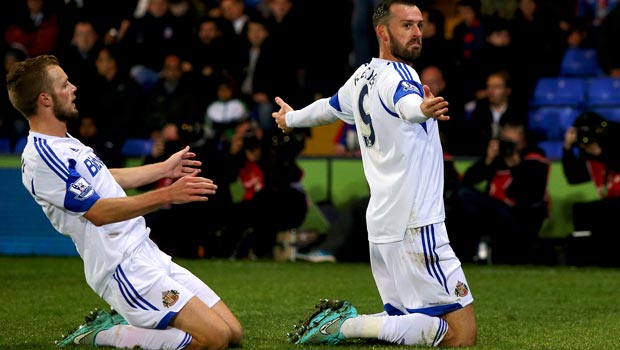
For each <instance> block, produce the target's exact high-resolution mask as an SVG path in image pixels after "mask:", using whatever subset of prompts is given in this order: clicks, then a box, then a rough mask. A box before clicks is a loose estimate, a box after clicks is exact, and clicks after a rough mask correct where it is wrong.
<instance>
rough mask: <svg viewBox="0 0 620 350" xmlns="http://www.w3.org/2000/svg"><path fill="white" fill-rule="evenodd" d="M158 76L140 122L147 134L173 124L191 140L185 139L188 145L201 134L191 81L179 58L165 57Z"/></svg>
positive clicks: (199, 117) (174, 56)
mask: <svg viewBox="0 0 620 350" xmlns="http://www.w3.org/2000/svg"><path fill="white" fill-rule="evenodd" d="M162 63H163V64H162V66H161V67H160V68H161V74H160V77H159V79H158V80H157V82H156V83H155V85H154V86H153V89H152V91H151V93H150V94H149V95H148V96H147V103H146V107H145V114H144V121H145V124H146V127H147V132H148V133H151V132H154V131H157V130H161V129H162V128H163V127H164V125H166V124H171V123H172V124H176V125H177V126H178V127H179V128H181V129H183V130H185V131H189V133H186V134H185V135H186V136H189V135H193V136H192V138H194V140H185V141H186V142H187V143H188V144H189V143H191V142H192V141H196V140H197V139H198V138H199V137H200V136H201V135H200V132H199V130H198V129H199V124H202V122H203V120H202V116H203V115H204V112H203V111H201V110H199V109H198V103H197V101H196V99H197V96H196V94H195V86H194V82H193V80H192V79H191V77H190V76H188V75H186V74H185V72H183V68H182V64H183V62H182V61H181V57H179V56H178V55H176V54H168V55H166V56H165V57H164V59H163V61H162Z"/></svg>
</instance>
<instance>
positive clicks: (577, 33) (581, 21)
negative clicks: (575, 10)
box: [565, 17, 598, 48]
mask: <svg viewBox="0 0 620 350" xmlns="http://www.w3.org/2000/svg"><path fill="white" fill-rule="evenodd" d="M565 35H566V43H565V44H566V48H592V47H595V46H596V37H597V35H598V33H597V32H595V31H594V29H593V28H592V27H591V26H590V25H589V24H588V22H587V20H586V19H585V18H583V17H575V18H572V19H570V20H568V21H567V28H566V32H565Z"/></svg>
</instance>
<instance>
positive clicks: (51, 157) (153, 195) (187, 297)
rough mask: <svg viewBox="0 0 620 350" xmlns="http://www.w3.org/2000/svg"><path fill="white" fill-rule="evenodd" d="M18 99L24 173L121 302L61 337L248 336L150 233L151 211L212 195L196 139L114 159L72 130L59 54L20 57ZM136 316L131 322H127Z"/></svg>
mask: <svg viewBox="0 0 620 350" xmlns="http://www.w3.org/2000/svg"><path fill="white" fill-rule="evenodd" d="M7 88H8V91H9V99H10V100H11V103H13V106H15V108H16V109H17V110H18V111H20V112H21V113H22V114H23V115H24V116H25V117H26V119H27V120H28V123H29V125H30V133H29V136H28V144H27V145H26V148H25V149H24V152H23V154H22V182H23V184H24V186H25V187H26V189H27V190H28V192H30V194H31V195H32V197H33V198H34V200H35V201H36V202H37V203H38V204H39V205H40V206H41V208H42V209H43V212H44V213H45V215H46V216H47V217H48V219H49V220H50V222H51V223H52V225H53V226H54V228H56V230H58V231H59V232H60V233H62V234H64V235H68V236H70V237H71V239H72V240H73V242H74V243H75V246H76V248H77V251H78V253H79V254H80V256H81V258H82V260H83V261H84V272H85V275H86V282H87V283H88V285H89V286H90V287H91V288H92V289H93V291H95V292H96V293H97V294H98V295H99V296H101V297H102V298H103V299H104V300H105V301H106V302H107V303H108V304H109V305H111V306H112V307H113V308H114V311H113V312H112V313H108V312H106V311H103V310H102V311H99V312H98V313H94V314H93V315H92V316H91V317H88V318H87V322H86V324H84V325H81V326H80V327H79V328H77V329H76V330H75V331H74V332H72V333H71V334H69V335H67V336H66V337H64V338H63V339H62V340H61V341H60V342H59V343H58V345H59V346H61V347H63V346H66V345H69V344H84V345H90V346H95V345H96V346H113V347H118V348H135V347H138V348H140V349H224V348H227V347H228V346H237V345H239V344H240V343H241V339H242V328H241V324H240V323H239V321H238V320H237V319H236V317H235V316H234V315H233V314H232V312H231V311H230V310H229V309H228V307H227V306H226V305H225V304H224V302H223V301H222V300H221V299H220V297H219V296H218V295H217V294H216V293H215V292H214V291H213V290H212V289H211V288H209V287H208V286H207V285H206V284H205V283H204V282H202V281H201V280H200V279H198V278H197V277H196V276H194V275H193V274H192V273H191V272H189V271H188V270H186V269H184V268H183V267H181V266H179V265H177V264H176V263H174V262H172V261H171V258H170V256H168V255H166V254H165V253H163V252H162V251H160V250H159V249H158V247H157V246H156V245H155V243H154V242H153V241H151V239H150V238H149V231H150V230H149V228H148V227H147V226H146V224H145V221H144V218H143V217H142V215H144V214H146V213H149V212H152V211H154V210H157V209H158V208H161V207H163V206H166V205H170V204H181V203H189V202H200V201H207V200H208V197H207V196H208V195H212V194H214V193H215V191H216V189H217V186H216V185H215V184H214V183H213V181H211V180H209V179H207V178H204V177H199V176H198V173H199V169H196V168H195V167H199V166H200V165H201V163H200V162H199V161H196V160H193V158H194V157H195V156H196V155H195V154H194V153H193V152H190V151H189V147H186V148H185V149H182V150H180V151H178V152H177V153H175V154H173V155H172V156H170V158H168V159H167V160H165V161H163V162H161V163H156V164H150V165H145V166H141V167H135V168H123V169H108V168H107V167H106V166H105V164H103V163H102V162H101V160H100V159H99V158H98V157H97V156H96V155H95V153H94V152H93V150H92V149H91V148H90V147H87V146H85V145H84V144H83V143H81V142H80V141H79V140H77V139H76V138H74V137H72V136H71V135H69V134H68V133H67V122H68V121H69V120H72V119H74V118H77V116H78V111H77V109H76V108H75V104H74V103H73V102H74V100H75V91H76V89H77V88H76V87H75V86H74V85H73V84H71V83H70V82H69V80H68V77H67V75H66V74H65V72H64V71H63V69H62V68H61V67H60V66H59V63H58V60H57V59H56V57H54V56H38V57H34V58H29V59H27V60H26V61H23V62H20V63H18V64H17V65H16V66H15V67H14V68H13V69H11V71H10V72H9V74H8V76H7ZM162 178H170V179H176V181H175V182H174V183H172V184H171V185H170V186H168V187H164V188H161V189H157V190H153V191H150V192H146V193H143V194H139V195H135V196H131V197H128V196H127V195H126V194H125V191H124V190H126V189H130V188H137V187H140V186H143V185H145V184H148V183H152V182H155V181H157V180H159V179H162ZM127 323H129V324H127Z"/></svg>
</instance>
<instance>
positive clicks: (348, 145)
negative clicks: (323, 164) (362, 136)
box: [334, 122, 361, 157]
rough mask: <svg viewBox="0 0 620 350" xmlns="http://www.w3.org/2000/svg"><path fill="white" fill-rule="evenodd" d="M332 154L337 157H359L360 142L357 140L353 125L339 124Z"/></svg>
mask: <svg viewBox="0 0 620 350" xmlns="http://www.w3.org/2000/svg"><path fill="white" fill-rule="evenodd" d="M334 153H336V155H337V156H346V157H360V156H361V153H360V142H359V140H358V138H357V130H356V128H355V124H348V123H345V122H340V127H339V128H338V131H337V132H336V134H335V135H334Z"/></svg>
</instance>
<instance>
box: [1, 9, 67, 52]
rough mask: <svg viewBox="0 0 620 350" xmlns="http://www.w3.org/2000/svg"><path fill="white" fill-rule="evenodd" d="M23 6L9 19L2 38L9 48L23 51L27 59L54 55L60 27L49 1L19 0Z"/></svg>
mask: <svg viewBox="0 0 620 350" xmlns="http://www.w3.org/2000/svg"><path fill="white" fill-rule="evenodd" d="M20 1H22V2H23V3H24V4H25V6H24V7H23V8H22V9H21V11H19V12H18V13H17V14H16V17H15V18H10V19H9V20H10V21H11V22H10V23H11V24H10V25H9V26H8V27H7V28H6V30H5V31H4V38H5V40H6V42H7V43H8V44H9V45H10V46H14V47H18V48H21V49H23V50H24V51H25V52H26V54H27V55H28V57H34V56H38V55H42V54H55V53H56V49H57V47H58V37H59V35H60V26H59V24H58V17H57V14H56V13H55V12H53V11H52V8H51V6H50V4H49V1H50V0H20Z"/></svg>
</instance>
